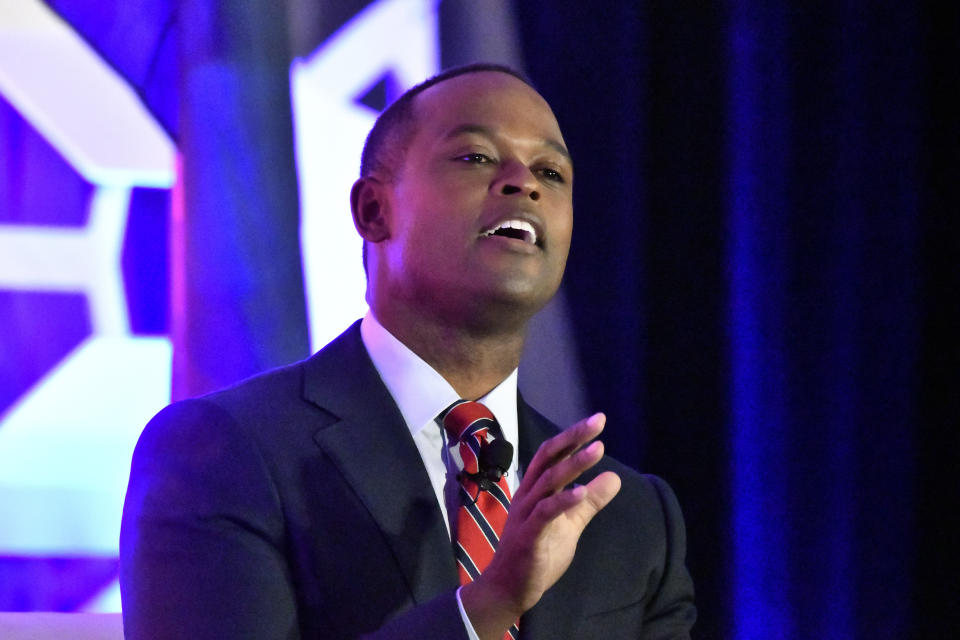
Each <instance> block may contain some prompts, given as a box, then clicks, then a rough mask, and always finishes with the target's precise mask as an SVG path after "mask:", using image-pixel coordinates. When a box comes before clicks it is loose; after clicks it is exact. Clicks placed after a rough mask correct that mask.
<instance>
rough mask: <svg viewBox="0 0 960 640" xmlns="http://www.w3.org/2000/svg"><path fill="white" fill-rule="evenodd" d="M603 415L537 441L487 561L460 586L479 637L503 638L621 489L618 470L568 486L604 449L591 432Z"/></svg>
mask: <svg viewBox="0 0 960 640" xmlns="http://www.w3.org/2000/svg"><path fill="white" fill-rule="evenodd" d="M605 423H606V416H604V415H603V414H602V413H597V414H594V415H592V416H590V417H589V418H586V419H584V420H581V421H580V422H578V423H577V424H575V425H574V426H573V427H571V428H569V429H567V430H566V431H564V432H562V433H560V434H558V435H556V436H554V437H553V438H551V439H549V440H547V441H546V442H544V443H543V444H542V445H541V446H540V448H539V449H538V450H537V453H536V455H534V457H533V460H532V461H531V462H530V465H529V466H528V468H527V470H526V472H525V474H524V476H523V479H522V480H521V482H520V486H519V487H518V488H517V492H516V494H515V495H514V497H513V501H512V502H511V505H510V516H509V517H508V518H507V523H506V526H505V528H504V530H503V535H502V536H501V537H500V543H499V546H498V548H497V552H496V554H494V556H493V561H492V562H491V563H490V566H488V567H487V568H486V570H485V571H484V572H483V573H482V574H481V575H480V577H479V578H477V580H476V581H474V582H472V583H470V584H468V585H465V586H464V587H463V589H462V590H461V592H460V596H461V600H462V602H463V606H464V609H465V610H466V612H467V615H468V616H469V617H470V621H471V623H472V624H473V627H474V629H475V630H476V631H477V634H478V635H479V636H480V638H481V639H483V640H486V639H487V638H490V639H491V640H494V639H496V640H499V638H502V637H503V633H504V631H505V630H506V629H507V627H509V626H510V625H511V624H512V623H513V622H514V621H516V619H517V618H519V617H520V616H521V615H522V614H523V613H524V612H525V611H527V610H529V609H530V608H531V607H533V606H534V605H535V604H536V603H537V602H538V601H539V600H540V598H541V596H543V593H544V592H545V591H546V590H547V589H549V588H550V587H551V586H553V585H554V584H555V583H556V581H557V580H559V579H560V576H562V575H563V573H564V572H565V571H566V570H567V567H569V566H570V562H571V561H572V560H573V555H574V553H575V552H576V548H577V542H578V541H579V540H580V535H581V534H582V533H583V530H584V529H585V528H586V526H587V524H589V523H590V520H592V519H593V516H595V515H596V514H597V512H599V511H600V510H601V509H603V508H604V507H605V506H607V504H608V503H609V502H610V501H611V500H612V499H613V497H614V496H615V495H617V492H618V491H619V490H620V478H619V477H618V476H617V475H616V474H615V473H613V472H609V471H608V472H605V473H602V474H600V475H598V476H597V477H596V478H594V479H593V480H591V481H590V483H588V484H586V485H576V486H573V487H568V485H570V483H571V482H573V481H574V480H575V479H576V478H577V477H578V476H579V475H580V474H581V473H583V472H584V471H586V470H587V469H589V468H591V467H592V466H593V465H595V464H596V463H597V462H598V461H599V460H600V458H601V457H602V456H603V443H602V442H599V441H594V442H591V440H593V439H594V438H596V437H597V436H598V435H599V434H600V432H601V431H602V430H603V427H604V425H605ZM587 443H590V444H587Z"/></svg>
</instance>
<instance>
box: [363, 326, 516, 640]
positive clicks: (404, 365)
mask: <svg viewBox="0 0 960 640" xmlns="http://www.w3.org/2000/svg"><path fill="white" fill-rule="evenodd" d="M360 337H361V338H362V339H363V345H364V346H365V347H366V349H367V353H369V354H370V359H371V360H372V361H373V366H374V367H375V368H376V369H377V373H379V374H380V379H381V380H383V384H384V385H385V386H386V387H387V390H388V391H389V392H390V395H391V396H392V397H393V400H394V402H396V403H397V407H399V408H400V414H401V415H402V416H403V420H404V422H406V424H407V428H408V429H410V435H411V436H412V437H413V442H414V444H416V445H417V449H418V450H419V451H420V457H421V458H422V459H423V466H424V467H425V468H426V470H427V475H428V476H429V477H430V484H431V485H433V491H434V494H435V495H436V497H437V504H438V505H439V507H440V510H441V511H442V512H443V522H444V524H446V525H447V534H448V535H449V534H450V517H449V514H450V513H456V508H457V506H458V504H459V503H458V498H457V488H458V486H459V481H458V480H457V478H456V476H457V473H458V472H459V471H460V469H462V468H463V462H462V461H461V459H460V450H459V446H457V445H458V443H457V442H456V441H452V442H451V441H450V440H449V439H448V438H447V434H446V431H445V430H444V428H443V427H442V426H441V425H440V423H439V422H437V420H436V418H437V416H439V415H440V414H441V413H442V412H443V410H444V409H446V408H447V407H449V406H450V405H451V404H453V403H454V402H456V401H457V400H459V399H460V396H459V395H458V394H457V392H456V391H455V390H454V388H453V387H451V386H450V383H449V382H447V381H446V380H445V379H444V378H443V376H441V375H440V374H439V373H437V372H436V371H435V370H434V369H433V368H432V367H431V366H430V365H429V364H427V363H426V362H424V361H423V359H421V358H420V356H418V355H417V354H415V353H414V352H413V351H411V350H410V349H409V348H408V347H407V346H406V345H404V344H403V343H402V342H400V341H399V340H397V339H396V338H395V337H394V336H393V335H392V334H391V333H390V332H389V331H387V330H386V329H385V328H384V327H383V325H381V324H380V322H379V321H378V320H377V319H376V318H375V317H374V315H373V312H372V311H368V312H367V315H366V316H364V318H363V321H362V322H361V323H360ZM468 399H469V398H468ZM478 402H482V403H483V404H484V405H485V406H486V407H487V408H488V409H490V411H491V412H492V413H493V415H494V416H495V417H496V418H497V422H499V423H500V428H501V430H502V431H503V437H504V438H506V439H507V441H508V442H509V443H510V444H512V445H513V459H512V461H511V462H510V469H509V471H508V472H507V475H506V478H507V484H508V485H509V486H510V494H511V495H513V494H514V493H515V492H516V490H517V485H518V484H519V465H518V462H517V442H518V440H517V435H518V431H519V429H518V427H517V370H516V369H514V370H513V371H512V372H511V373H510V375H508V376H507V377H506V379H505V380H503V382H501V383H500V384H498V385H497V386H496V387H494V388H493V390H491V391H490V393H488V394H487V395H485V396H483V397H482V398H479V399H478ZM449 552H450V553H451V554H452V553H453V550H452V547H451V549H450V550H449ZM438 553H443V550H438ZM457 606H458V607H459V608H460V617H461V618H462V619H463V623H464V626H465V627H466V629H467V634H468V635H469V636H470V638H471V640H479V639H478V637H477V634H476V632H475V631H474V629H473V625H472V624H471V623H470V619H469V617H467V614H466V611H464V609H463V603H462V602H461V601H460V590H459V589H458V590H457Z"/></svg>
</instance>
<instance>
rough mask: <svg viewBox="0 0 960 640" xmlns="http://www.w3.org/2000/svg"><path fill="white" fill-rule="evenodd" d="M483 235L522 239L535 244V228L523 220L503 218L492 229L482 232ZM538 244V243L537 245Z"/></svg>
mask: <svg viewBox="0 0 960 640" xmlns="http://www.w3.org/2000/svg"><path fill="white" fill-rule="evenodd" d="M483 235H484V236H485V237H490V236H502V237H506V238H513V239H514V240H522V241H523V242H526V243H528V244H532V245H537V240H538V239H537V230H536V229H534V227H533V225H532V224H530V223H529V222H527V221H525V220H504V221H503V222H501V223H500V224H499V225H497V226H496V227H494V228H492V229H487V230H486V231H484V232H483ZM537 246H539V245H537Z"/></svg>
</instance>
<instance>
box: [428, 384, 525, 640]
mask: <svg viewBox="0 0 960 640" xmlns="http://www.w3.org/2000/svg"><path fill="white" fill-rule="evenodd" d="M441 419H442V421H443V426H444V428H446V430H447V433H448V434H449V436H450V438H451V439H454V440H456V441H458V442H459V443H460V457H461V458H462V459H463V473H461V474H460V475H459V480H460V487H459V489H458V494H459V496H460V506H459V508H458V509H457V515H456V518H455V519H452V520H453V523H452V524H453V531H454V533H455V535H456V542H455V544H454V554H455V556H456V559H457V566H458V568H459V572H460V584H461V585H464V584H467V583H470V582H473V581H474V580H475V579H476V578H477V576H479V575H480V573H481V572H482V571H483V570H484V569H486V568H487V565H489V564H490V561H491V560H492V559H493V554H494V552H495V551H496V550H497V544H498V543H499V541H500V534H502V533H503V526H504V525H505V524H506V522H507V512H508V511H509V510H510V487H509V486H508V485H507V479H506V477H501V478H500V479H499V480H497V481H496V482H493V481H485V480H483V479H479V478H477V477H476V476H474V477H471V475H473V474H478V473H479V472H480V463H479V457H480V450H481V449H482V448H483V447H485V446H488V442H489V440H490V438H489V437H488V436H489V435H490V432H491V431H493V432H494V433H499V432H500V430H499V426H498V425H497V421H496V418H494V417H493V414H492V413H490V410H489V409H487V408H486V407H485V406H483V405H482V404H480V403H479V402H470V401H468V400H461V401H459V402H456V403H454V404H453V405H452V406H451V407H450V408H449V409H447V410H446V412H444V413H443V414H442V416H441ZM481 485H482V486H481ZM518 635H519V630H518V628H517V625H516V624H514V625H513V626H511V627H510V629H509V630H508V631H507V633H505V634H504V636H503V638H504V640H509V639H510V638H513V639H514V640H515V639H516V638H517V636H518Z"/></svg>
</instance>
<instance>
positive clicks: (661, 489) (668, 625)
mask: <svg viewBox="0 0 960 640" xmlns="http://www.w3.org/2000/svg"><path fill="white" fill-rule="evenodd" d="M647 478H648V479H649V480H650V481H651V482H652V484H653V486H654V488H655V489H656V491H657V494H658V495H659V498H660V504H661V508H662V512H663V516H664V529H665V532H666V553H665V557H664V563H663V573H662V576H661V579H660V584H659V586H658V588H657V590H656V592H655V594H654V596H653V597H652V599H651V600H650V602H649V604H648V606H647V607H646V614H645V616H644V623H643V632H642V634H641V636H640V637H641V638H642V640H685V639H689V638H690V628H691V627H692V626H693V623H694V621H695V620H696V617H697V612H696V608H695V607H694V604H693V601H694V600H693V580H692V579H691V578H690V573H689V572H688V571H687V566H686V553H687V538H686V529H685V527H684V523H683V514H682V513H681V511H680V504H679V503H678V502H677V498H676V496H675V495H674V493H673V490H672V489H670V486H669V485H668V484H667V483H666V482H664V481H663V480H661V479H660V478H658V477H656V476H647Z"/></svg>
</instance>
